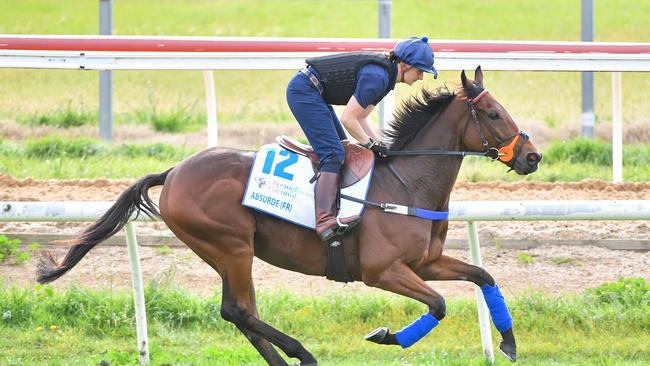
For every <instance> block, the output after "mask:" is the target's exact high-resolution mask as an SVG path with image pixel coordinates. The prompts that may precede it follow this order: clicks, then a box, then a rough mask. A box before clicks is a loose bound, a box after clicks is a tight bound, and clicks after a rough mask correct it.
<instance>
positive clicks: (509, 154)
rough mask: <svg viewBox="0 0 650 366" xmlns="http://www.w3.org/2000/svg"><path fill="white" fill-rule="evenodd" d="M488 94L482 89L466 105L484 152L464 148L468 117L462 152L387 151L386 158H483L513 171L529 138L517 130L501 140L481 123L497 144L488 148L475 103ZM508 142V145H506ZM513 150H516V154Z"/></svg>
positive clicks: (491, 128)
mask: <svg viewBox="0 0 650 366" xmlns="http://www.w3.org/2000/svg"><path fill="white" fill-rule="evenodd" d="M488 93H489V92H488V91H487V90H485V89H483V90H481V92H480V93H479V94H478V95H477V96H476V97H474V98H468V100H467V104H468V106H469V110H470V115H471V116H472V117H473V119H474V123H475V124H476V128H477V129H478V133H479V137H480V138H481V143H482V144H483V147H484V148H485V151H467V148H466V147H465V142H464V137H465V134H466V133H467V128H468V127H469V125H470V123H469V122H470V121H469V119H470V118H469V116H468V117H467V122H466V123H465V128H464V131H463V135H462V136H461V146H462V148H463V150H461V151H447V150H398V151H388V152H387V153H386V156H417V155H444V156H463V157H464V156H485V157H487V158H489V159H491V160H500V161H502V162H504V163H505V164H506V165H507V166H508V167H510V170H512V169H514V168H513V166H514V162H515V160H516V158H517V157H518V156H519V154H521V151H522V150H523V145H524V144H525V143H526V141H527V140H528V139H529V136H528V134H527V133H526V132H524V131H522V130H519V131H517V132H515V133H514V134H512V135H509V136H506V137H502V138H501V137H499V136H498V134H497V133H496V131H495V130H494V128H493V127H492V126H490V124H489V123H483V124H484V125H485V126H487V129H488V130H489V131H490V134H492V138H493V139H494V140H495V141H496V143H497V145H496V146H490V143H489V141H488V139H487V138H486V137H485V134H484V133H483V128H482V127H481V125H482V123H481V117H480V115H479V113H478V109H476V103H478V101H479V100H480V99H481V98H483V97H484V96H485V95H487V94H488ZM520 137H521V138H523V143H522V144H519V148H517V142H518V141H519V138H520ZM508 141H510V143H508ZM506 143H507V145H506ZM504 145H505V146H504ZM515 149H517V151H516V152H515Z"/></svg>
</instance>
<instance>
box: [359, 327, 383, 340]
mask: <svg viewBox="0 0 650 366" xmlns="http://www.w3.org/2000/svg"><path fill="white" fill-rule="evenodd" d="M388 332H389V331H388V328H385V327H380V328H377V329H375V330H373V331H372V332H370V333H368V334H366V336H365V337H364V338H363V339H365V340H366V341H369V342H373V343H377V344H382V342H383V341H384V340H385V339H386V335H388Z"/></svg>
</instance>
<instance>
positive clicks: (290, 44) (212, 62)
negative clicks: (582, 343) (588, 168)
mask: <svg viewBox="0 0 650 366" xmlns="http://www.w3.org/2000/svg"><path fill="white" fill-rule="evenodd" d="M397 41H398V40H396V39H323V38H260V37H143V36H62V35H54V36H50V35H0V68H48V69H76V70H293V69H298V68H301V67H303V66H304V64H305V63H304V60H305V58H308V57H314V56H319V55H326V54H331V53H336V52H346V51H360V50H367V51H378V52H382V51H388V50H390V49H392V48H393V46H394V45H395V43H396V42H397ZM429 44H430V45H431V47H432V48H433V50H434V51H435V60H436V61H435V65H436V68H437V69H438V70H461V69H474V68H475V67H476V66H478V65H481V67H482V68H483V69H484V70H517V71H607V72H612V103H613V121H612V131H613V133H612V145H613V151H614V153H613V168H612V178H613V179H612V180H613V181H614V182H615V183H618V182H622V181H623V159H622V156H623V153H622V151H623V134H622V127H621V123H622V108H621V100H622V87H621V76H620V72H622V71H623V72H629V71H643V72H647V71H650V43H614V42H610V43H604V42H505V41H442V40H430V41H429ZM204 79H205V83H204V84H205V90H206V108H207V116H208V146H216V145H217V142H218V140H217V107H216V106H217V104H216V94H215V91H214V82H213V76H212V71H204ZM540 98H541V97H540ZM384 100H385V102H386V103H385V108H384V110H383V112H384V115H383V116H382V121H388V120H390V118H391V116H392V113H393V108H394V94H393V93H391V94H389V96H387V97H386V98H384Z"/></svg>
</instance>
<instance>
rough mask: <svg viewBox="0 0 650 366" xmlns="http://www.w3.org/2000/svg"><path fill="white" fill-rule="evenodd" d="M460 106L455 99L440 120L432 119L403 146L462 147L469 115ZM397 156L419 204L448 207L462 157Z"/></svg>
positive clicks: (404, 176) (449, 148)
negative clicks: (462, 135)
mask: <svg viewBox="0 0 650 366" xmlns="http://www.w3.org/2000/svg"><path fill="white" fill-rule="evenodd" d="M461 107H462V106H461V105H460V103H459V102H458V101H456V100H454V101H452V102H451V104H450V105H448V106H447V108H445V110H444V111H442V113H441V114H440V115H439V116H438V118H437V119H438V120H436V121H433V122H430V123H429V124H428V126H427V127H426V128H425V129H423V130H422V131H420V133H418V135H417V136H416V138H414V139H413V141H411V142H410V143H409V144H407V145H406V146H405V147H404V148H403V150H445V151H460V149H461V137H460V130H461V129H460V128H459V126H460V125H463V123H464V118H466V117H467V113H464V111H463V110H462V109H461ZM395 160H396V161H395V163H394V167H395V169H396V170H397V171H398V172H399V174H400V175H401V176H402V178H403V179H404V181H405V183H406V185H407V187H408V190H409V194H410V196H411V199H412V200H413V203H414V204H415V205H416V206H417V207H423V208H429V209H435V210H442V209H446V208H447V204H448V203H449V195H450V194H451V189H452V188H453V186H454V183H455V182H456V177H457V176H458V171H459V170H460V165H461V163H462V157H456V156H427V155H422V156H416V157H401V158H399V159H395Z"/></svg>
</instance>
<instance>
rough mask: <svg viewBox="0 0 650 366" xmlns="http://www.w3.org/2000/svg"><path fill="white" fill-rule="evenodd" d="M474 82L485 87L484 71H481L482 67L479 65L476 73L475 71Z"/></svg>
mask: <svg viewBox="0 0 650 366" xmlns="http://www.w3.org/2000/svg"><path fill="white" fill-rule="evenodd" d="M474 81H476V83H477V84H478V85H480V86H483V71H481V65H478V67H477V68H476V71H474Z"/></svg>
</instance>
